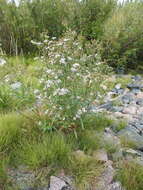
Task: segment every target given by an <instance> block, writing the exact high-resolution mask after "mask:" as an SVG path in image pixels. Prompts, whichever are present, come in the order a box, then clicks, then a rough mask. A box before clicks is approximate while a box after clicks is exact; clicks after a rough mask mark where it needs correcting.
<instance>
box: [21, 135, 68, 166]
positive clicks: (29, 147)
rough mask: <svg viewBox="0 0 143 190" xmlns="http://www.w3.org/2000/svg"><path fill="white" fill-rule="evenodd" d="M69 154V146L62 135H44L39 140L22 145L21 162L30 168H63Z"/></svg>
mask: <svg viewBox="0 0 143 190" xmlns="http://www.w3.org/2000/svg"><path fill="white" fill-rule="evenodd" d="M70 154H71V145H70V144H68V143H67V142H66V139H65V137H64V136H63V135H62V134H51V135H50V134H49V135H45V136H44V137H43V138H42V139H41V140H39V142H38V141H34V142H29V141H28V142H27V143H25V144H24V147H23V150H22V153H21V160H22V162H24V163H25V164H26V165H28V166H30V167H31V168H33V169H35V168H39V167H44V166H51V167H52V166H55V167H58V166H59V167H64V166H65V163H66V164H67V163H68V159H69V156H70Z"/></svg>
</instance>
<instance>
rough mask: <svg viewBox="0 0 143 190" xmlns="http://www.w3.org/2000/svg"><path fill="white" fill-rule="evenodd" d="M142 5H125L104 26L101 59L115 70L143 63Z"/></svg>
mask: <svg viewBox="0 0 143 190" xmlns="http://www.w3.org/2000/svg"><path fill="white" fill-rule="evenodd" d="M142 12H143V3H142V2H139V1H136V2H131V3H126V4H125V5H124V6H123V7H120V8H118V9H117V10H116V11H114V13H113V15H112V16H111V17H110V18H109V19H108V20H107V22H106V24H105V26H104V35H103V45H104V47H105V48H104V50H103V58H105V59H107V60H108V63H109V64H110V65H112V66H114V67H117V68H123V69H127V68H132V69H134V68H136V67H137V66H138V65H141V64H142V63H143V54H142V52H143V30H142V28H143V14H142Z"/></svg>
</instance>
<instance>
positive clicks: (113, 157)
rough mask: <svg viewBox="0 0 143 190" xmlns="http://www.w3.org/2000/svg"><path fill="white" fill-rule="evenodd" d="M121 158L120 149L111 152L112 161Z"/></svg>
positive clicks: (121, 152)
mask: <svg viewBox="0 0 143 190" xmlns="http://www.w3.org/2000/svg"><path fill="white" fill-rule="evenodd" d="M122 158H123V151H122V149H119V151H116V152H115V153H113V154H112V159H113V161H119V160H121V159H122Z"/></svg>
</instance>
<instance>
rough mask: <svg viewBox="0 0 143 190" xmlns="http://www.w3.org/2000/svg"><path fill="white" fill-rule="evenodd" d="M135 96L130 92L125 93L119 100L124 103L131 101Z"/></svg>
mask: <svg viewBox="0 0 143 190" xmlns="http://www.w3.org/2000/svg"><path fill="white" fill-rule="evenodd" d="M134 99H135V97H134V95H133V94H132V93H126V94H125V95H124V96H122V97H121V101H122V102H123V103H124V104H129V103H131V102H132V101H134Z"/></svg>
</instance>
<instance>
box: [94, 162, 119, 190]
mask: <svg viewBox="0 0 143 190" xmlns="http://www.w3.org/2000/svg"><path fill="white" fill-rule="evenodd" d="M114 175H115V169H114V168H113V167H112V166H111V165H110V166H108V167H107V168H105V169H104V171H103V173H102V174H101V176H100V177H99V178H98V179H97V182H96V184H95V187H93V190H107V188H108V187H109V185H110V184H111V183H112V181H113V178H114Z"/></svg>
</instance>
